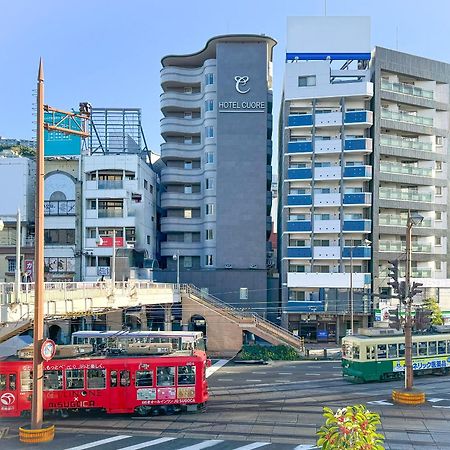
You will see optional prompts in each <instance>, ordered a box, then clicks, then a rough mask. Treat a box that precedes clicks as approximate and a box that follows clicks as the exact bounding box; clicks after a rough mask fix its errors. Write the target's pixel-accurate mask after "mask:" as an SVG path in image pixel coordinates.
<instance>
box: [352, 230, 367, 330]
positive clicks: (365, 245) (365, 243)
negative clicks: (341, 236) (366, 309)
mask: <svg viewBox="0 0 450 450" xmlns="http://www.w3.org/2000/svg"><path fill="white" fill-rule="evenodd" d="M371 243H372V242H370V241H369V240H368V239H364V242H363V244H364V245H362V246H359V245H357V246H356V247H353V245H351V246H350V328H351V334H352V336H353V335H354V331H355V329H354V315H355V314H354V300H353V250H354V248H359V247H363V248H367V247H370V244H371ZM352 244H353V242H352Z"/></svg>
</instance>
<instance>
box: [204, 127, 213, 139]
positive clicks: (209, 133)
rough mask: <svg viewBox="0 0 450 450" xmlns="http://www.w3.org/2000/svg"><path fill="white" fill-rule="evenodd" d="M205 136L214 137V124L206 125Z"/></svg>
mask: <svg viewBox="0 0 450 450" xmlns="http://www.w3.org/2000/svg"><path fill="white" fill-rule="evenodd" d="M205 136H206V137H207V138H213V137H214V127H212V126H207V127H205Z"/></svg>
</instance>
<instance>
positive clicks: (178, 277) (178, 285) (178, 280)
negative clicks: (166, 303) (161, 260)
mask: <svg viewBox="0 0 450 450" xmlns="http://www.w3.org/2000/svg"><path fill="white" fill-rule="evenodd" d="M173 259H174V261H175V260H176V262H177V290H178V291H179V290H180V250H177V252H176V253H175V254H174V255H173Z"/></svg>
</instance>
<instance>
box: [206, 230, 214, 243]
mask: <svg viewBox="0 0 450 450" xmlns="http://www.w3.org/2000/svg"><path fill="white" fill-rule="evenodd" d="M213 239H214V230H213V229H212V228H208V229H207V230H206V240H207V241H211V240H213Z"/></svg>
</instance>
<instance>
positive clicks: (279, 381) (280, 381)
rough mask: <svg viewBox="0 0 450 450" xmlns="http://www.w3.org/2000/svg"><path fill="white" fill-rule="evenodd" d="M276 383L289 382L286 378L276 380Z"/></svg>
mask: <svg viewBox="0 0 450 450" xmlns="http://www.w3.org/2000/svg"><path fill="white" fill-rule="evenodd" d="M275 383H287V381H286V380H275Z"/></svg>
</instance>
